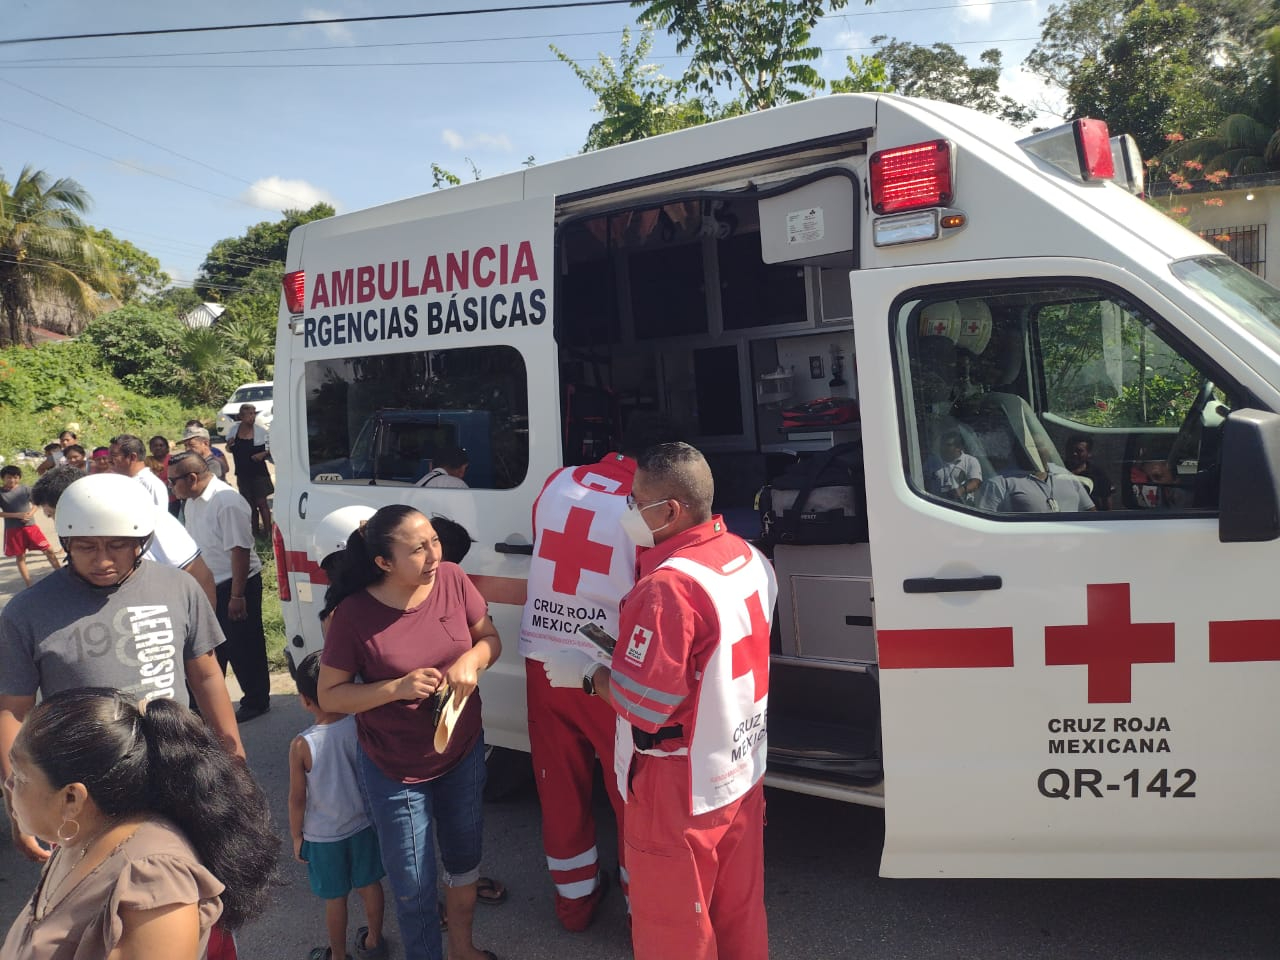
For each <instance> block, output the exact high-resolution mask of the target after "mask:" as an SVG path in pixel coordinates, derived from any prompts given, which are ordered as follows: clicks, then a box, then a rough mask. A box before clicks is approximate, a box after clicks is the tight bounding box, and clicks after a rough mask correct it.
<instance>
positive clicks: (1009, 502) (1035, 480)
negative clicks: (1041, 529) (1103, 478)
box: [978, 471, 1094, 513]
mask: <svg viewBox="0 0 1280 960" xmlns="http://www.w3.org/2000/svg"><path fill="white" fill-rule="evenodd" d="M978 509H979V510H986V511H987V512H989V513H1058V512H1061V513H1084V512H1087V511H1089V510H1093V509H1094V506H1093V501H1092V500H1091V499H1090V498H1089V491H1088V490H1087V489H1085V485H1084V484H1083V483H1081V482H1080V481H1079V480H1077V479H1076V477H1075V475H1074V474H1070V473H1066V472H1065V471H1064V472H1061V473H1059V472H1057V471H1050V472H1048V473H1044V474H1040V473H1018V474H1012V475H1010V476H1004V477H995V478H994V479H992V480H988V481H987V482H986V483H984V484H983V485H982V490H981V492H980V493H979V494H978Z"/></svg>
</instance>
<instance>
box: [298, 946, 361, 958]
mask: <svg viewBox="0 0 1280 960" xmlns="http://www.w3.org/2000/svg"><path fill="white" fill-rule="evenodd" d="M307 960H333V948H332V947H313V948H312V949H311V952H310V953H308V954H307ZM343 960H351V954H349V953H345V954H343Z"/></svg>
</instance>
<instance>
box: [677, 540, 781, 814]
mask: <svg viewBox="0 0 1280 960" xmlns="http://www.w3.org/2000/svg"><path fill="white" fill-rule="evenodd" d="M746 546H747V549H748V550H750V551H751V552H750V555H749V556H740V557H738V558H735V559H734V560H733V561H731V562H730V563H729V565H728V566H727V567H726V568H725V569H722V570H716V569H712V568H711V567H708V566H706V565H704V564H701V563H698V562H697V561H696V560H691V559H689V558H687V557H672V558H671V559H669V560H667V561H665V562H664V563H662V564H661V566H662V567H671V568H673V569H675V570H679V571H680V572H681V573H683V574H685V575H686V576H688V577H690V578H692V579H693V580H696V581H697V582H698V584H699V586H701V587H702V589H703V590H704V591H705V593H706V595H707V597H708V598H709V599H710V600H711V603H712V605H713V606H714V607H715V611H716V620H717V622H718V623H719V624H720V642H719V643H717V644H716V646H715V649H714V650H713V651H712V653H711V657H710V659H709V660H708V661H707V664H706V666H705V667H704V669H703V672H702V680H701V682H700V683H699V685H698V693H697V697H698V702H697V712H696V713H695V715H694V722H693V732H692V735H691V739H690V741H689V783H690V793H691V796H690V812H691V813H692V814H693V815H694V816H697V815H698V814H701V813H707V812H708V811H711V810H717V809H719V808H720V807H723V806H725V805H727V804H730V803H732V802H733V801H734V800H737V799H738V798H739V797H741V796H742V795H743V794H745V793H746V792H747V791H748V790H750V789H751V788H752V787H753V786H755V785H756V784H757V783H758V782H759V781H760V778H761V777H763V776H764V768H765V754H766V753H767V752H768V739H767V729H768V720H769V628H770V624H771V622H772V620H773V604H774V601H775V600H777V598H778V582H777V579H776V578H775V577H774V574H773V567H772V566H771V565H770V564H769V563H768V561H766V560H765V559H764V557H763V556H762V555H761V553H760V551H758V550H756V549H755V547H752V546H750V545H749V544H747V545H746Z"/></svg>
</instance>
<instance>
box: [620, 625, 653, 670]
mask: <svg viewBox="0 0 1280 960" xmlns="http://www.w3.org/2000/svg"><path fill="white" fill-rule="evenodd" d="M652 639H653V631H652V630H646V629H645V628H644V627H642V626H640V625H639V624H636V628H635V629H634V630H632V631H631V637H630V638H629V639H628V640H627V653H626V657H627V661H628V662H629V663H634V664H635V665H636V666H637V667H641V666H644V657H645V654H647V653H648V652H649V641H650V640H652Z"/></svg>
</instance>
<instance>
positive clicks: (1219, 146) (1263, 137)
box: [1164, 113, 1280, 177]
mask: <svg viewBox="0 0 1280 960" xmlns="http://www.w3.org/2000/svg"><path fill="white" fill-rule="evenodd" d="M1164 157H1165V160H1166V162H1167V163H1169V164H1170V165H1171V166H1172V167H1174V168H1175V169H1176V168H1179V167H1181V165H1182V164H1183V163H1184V161H1187V160H1191V161H1196V162H1199V163H1200V164H1202V165H1203V167H1204V169H1205V170H1209V171H1213V170H1226V171H1227V174H1228V175H1229V176H1232V177H1242V176H1245V175H1246V174H1250V173H1266V172H1267V171H1268V170H1278V169H1280V130H1277V129H1276V128H1275V127H1274V126H1270V127H1269V126H1267V125H1266V124H1264V123H1260V122H1259V121H1257V120H1255V119H1254V118H1253V117H1249V116H1245V115H1244V114H1242V113H1234V114H1232V115H1231V116H1229V117H1227V118H1226V119H1225V120H1223V121H1222V122H1221V123H1219V124H1218V126H1217V127H1215V128H1214V130H1213V132H1212V133H1211V134H1209V135H1208V136H1206V137H1196V138H1195V139H1193V140H1183V141H1182V142H1181V143H1176V144H1174V145H1173V146H1172V147H1170V148H1169V149H1168V150H1167V151H1165V154H1164Z"/></svg>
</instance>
